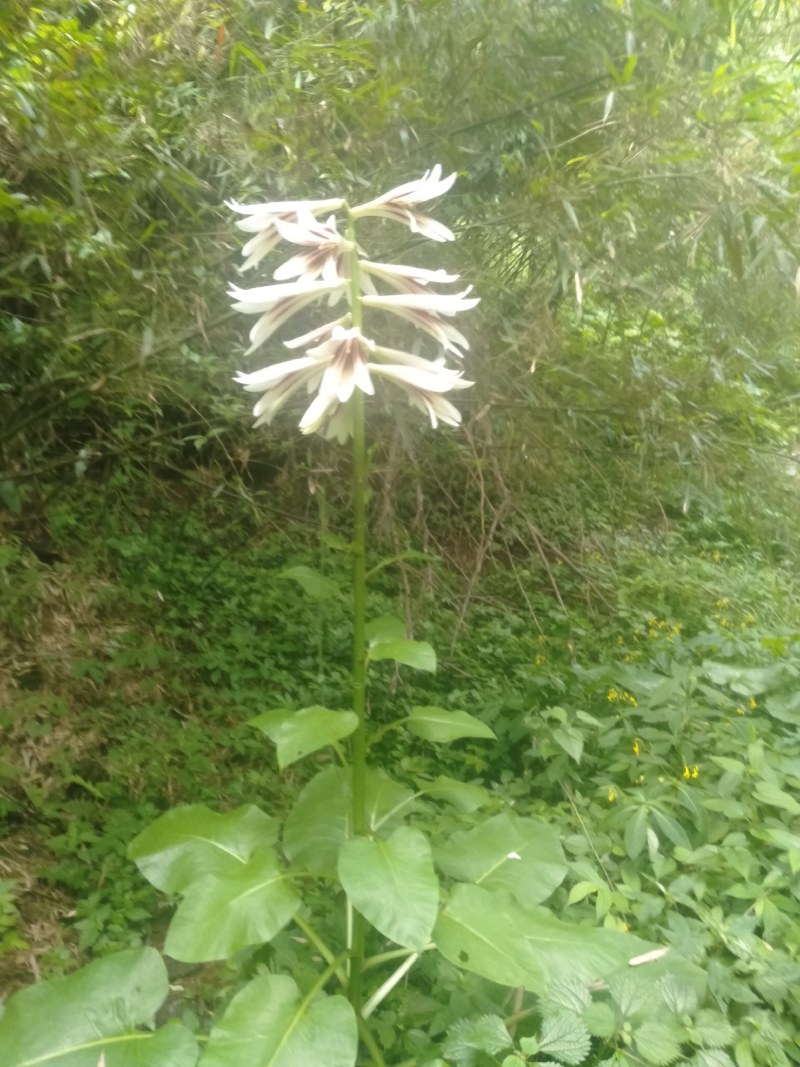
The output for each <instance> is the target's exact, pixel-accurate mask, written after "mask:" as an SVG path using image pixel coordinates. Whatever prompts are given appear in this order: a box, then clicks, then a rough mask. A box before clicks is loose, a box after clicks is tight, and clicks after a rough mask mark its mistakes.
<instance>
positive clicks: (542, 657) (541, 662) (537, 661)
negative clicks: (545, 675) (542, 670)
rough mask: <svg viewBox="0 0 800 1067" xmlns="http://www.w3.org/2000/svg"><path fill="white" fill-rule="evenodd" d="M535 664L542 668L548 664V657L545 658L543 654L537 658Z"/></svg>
mask: <svg viewBox="0 0 800 1067" xmlns="http://www.w3.org/2000/svg"><path fill="white" fill-rule="evenodd" d="M534 663H535V664H536V666H537V667H541V666H542V664H543V663H547V656H543V655H542V654H541V653H539V655H538V656H537V657H536V659H535V660H534Z"/></svg>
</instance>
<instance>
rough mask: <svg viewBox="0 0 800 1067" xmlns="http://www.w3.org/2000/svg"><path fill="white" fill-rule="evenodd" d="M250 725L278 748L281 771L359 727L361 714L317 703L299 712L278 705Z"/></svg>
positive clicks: (252, 720) (253, 720)
mask: <svg viewBox="0 0 800 1067" xmlns="http://www.w3.org/2000/svg"><path fill="white" fill-rule="evenodd" d="M249 725H250V726H255V728H256V729H257V730H261V731H262V733H265V734H266V735H267V737H268V738H269V739H270V741H273V742H274V743H275V747H276V748H277V750H278V766H279V767H280V769H281V770H283V769H284V768H285V767H288V766H289V765H290V764H292V763H295V762H296V761H297V760H299V759H302V758H303V756H308V755H309V754H310V753H311V752H317V751H318V750H319V749H321V748H325V747H326V746H328V745H332V744H333V743H334V742H335V741H341V740H342V738H345V737H348V736H349V735H350V734H352V733H353V731H354V730H355V729H356V728H357V726H358V716H357V715H356V714H355V712H353V711H331V710H330V709H329V708H323V707H320V706H319V705H318V704H316V705H314V707H311V708H302V709H301V710H300V711H291V710H290V709H289V708H276V709H275V710H274V711H267V712H265V713H264V714H263V715H259V716H257V717H256V718H255V719H251V720H250V723H249Z"/></svg>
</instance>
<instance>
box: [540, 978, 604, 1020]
mask: <svg viewBox="0 0 800 1067" xmlns="http://www.w3.org/2000/svg"><path fill="white" fill-rule="evenodd" d="M591 1002H592V994H591V993H590V992H589V989H588V987H587V985H586V983H585V982H583V981H581V979H580V978H577V977H576V976H575V975H572V974H570V975H566V976H565V977H563V978H556V979H554V980H553V981H552V982H551V983H550V986H549V988H548V990H547V996H546V997H545V998H544V999H543V1001H542V1014H543V1015H558V1014H560V1013H561V1012H562V1011H567V1012H572V1014H573V1015H580V1014H581V1012H582V1011H583V1010H584V1009H585V1008H587V1007H588V1006H589V1004H591Z"/></svg>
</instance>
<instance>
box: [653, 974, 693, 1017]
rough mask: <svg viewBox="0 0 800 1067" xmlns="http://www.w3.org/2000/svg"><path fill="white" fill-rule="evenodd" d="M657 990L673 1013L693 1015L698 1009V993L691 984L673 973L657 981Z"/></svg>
mask: <svg viewBox="0 0 800 1067" xmlns="http://www.w3.org/2000/svg"><path fill="white" fill-rule="evenodd" d="M656 992H657V993H658V995H659V996H660V997H661V999H662V1000H663V1002H664V1005H665V1006H666V1008H667V1009H668V1010H669V1011H671V1012H672V1014H673V1015H677V1016H679V1017H680V1016H681V1015H693V1014H694V1012H695V1011H696V1010H697V993H696V992H695V991H694V989H692V987H691V986H690V985H687V984H686V983H685V982H681V981H679V980H678V979H677V978H676V977H674V976H673V975H666V976H665V977H664V978H659V980H658V981H657V982H656Z"/></svg>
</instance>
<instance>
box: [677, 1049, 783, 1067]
mask: <svg viewBox="0 0 800 1067" xmlns="http://www.w3.org/2000/svg"><path fill="white" fill-rule="evenodd" d="M694 1062H695V1063H696V1064H697V1067H734V1063H733V1060H732V1059H731V1058H730V1056H729V1055H728V1053H727V1052H724V1051H723V1050H722V1049H721V1048H711V1049H699V1050H698V1051H697V1053H695V1059H694ZM773 1062H774V1063H781V1060H777V1059H776V1060H774V1061H773ZM783 1062H785V1063H787V1064H788V1062H789V1061H788V1060H784V1061H783Z"/></svg>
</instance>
